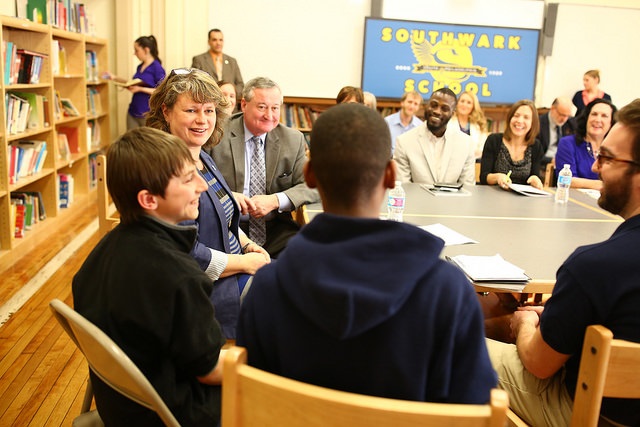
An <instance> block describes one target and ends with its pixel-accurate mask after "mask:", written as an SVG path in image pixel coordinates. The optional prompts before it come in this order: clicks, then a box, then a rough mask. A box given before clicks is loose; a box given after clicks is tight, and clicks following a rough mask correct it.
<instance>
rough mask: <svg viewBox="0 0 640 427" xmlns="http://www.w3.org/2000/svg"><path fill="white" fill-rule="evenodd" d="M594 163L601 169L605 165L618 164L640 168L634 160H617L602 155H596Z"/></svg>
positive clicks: (639, 164)
mask: <svg viewBox="0 0 640 427" xmlns="http://www.w3.org/2000/svg"><path fill="white" fill-rule="evenodd" d="M596 162H598V167H602V165H603V164H605V163H610V162H620V163H628V164H630V165H634V166H635V167H638V168H640V163H638V162H636V161H635V160H627V159H619V158H617V157H613V156H610V155H608V154H603V153H598V154H596Z"/></svg>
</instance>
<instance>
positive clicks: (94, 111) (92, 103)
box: [87, 87, 102, 116]
mask: <svg viewBox="0 0 640 427" xmlns="http://www.w3.org/2000/svg"><path fill="white" fill-rule="evenodd" d="M87 113H88V114H90V115H92V116H97V115H99V114H102V103H101V102H100V93H99V92H98V89H96V88H94V87H90V88H87Z"/></svg>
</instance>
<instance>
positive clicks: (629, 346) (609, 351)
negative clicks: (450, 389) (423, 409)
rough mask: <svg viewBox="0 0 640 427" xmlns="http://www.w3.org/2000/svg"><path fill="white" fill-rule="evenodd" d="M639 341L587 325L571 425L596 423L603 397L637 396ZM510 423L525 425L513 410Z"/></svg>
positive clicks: (639, 387) (639, 394)
mask: <svg viewBox="0 0 640 427" xmlns="http://www.w3.org/2000/svg"><path fill="white" fill-rule="evenodd" d="M638 366H640V343H634V342H630V341H625V340H620V339H614V338H613V334H612V333H611V331H610V330H609V329H607V328H606V327H604V326H602V325H591V326H589V327H588V328H587V331H586V332H585V336H584V344H583V346H582V356H581V358H580V371H579V372H578V382H577V386H576V394H575V397H574V400H573V413H572V416H571V427H596V426H597V425H598V420H599V418H600V406H601V405H602V398H603V397H617V398H627V399H640V371H639V370H638ZM508 418H509V425H511V426H526V425H527V424H526V423H524V422H523V421H522V420H521V419H520V418H518V416H517V415H516V414H514V413H513V412H512V411H509V413H508Z"/></svg>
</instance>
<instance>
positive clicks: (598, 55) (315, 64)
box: [200, 0, 640, 107]
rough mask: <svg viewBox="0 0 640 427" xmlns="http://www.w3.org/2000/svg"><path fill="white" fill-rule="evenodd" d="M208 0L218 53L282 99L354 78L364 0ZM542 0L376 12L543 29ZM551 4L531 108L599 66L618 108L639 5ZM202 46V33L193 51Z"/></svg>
mask: <svg viewBox="0 0 640 427" xmlns="http://www.w3.org/2000/svg"><path fill="white" fill-rule="evenodd" d="M210 3H211V6H210V11H209V13H210V21H209V23H210V25H209V26H210V27H211V28H213V27H218V28H221V29H222V30H223V32H224V35H225V51H226V52H227V53H228V54H230V55H232V56H235V57H236V58H237V59H238V62H239V64H240V67H241V70H242V73H243V76H244V77H245V80H247V79H249V78H251V77H254V76H256V75H267V76H270V77H272V78H273V79H275V80H276V81H277V82H278V83H280V85H281V86H282V89H283V92H284V94H285V95H289V96H310V97H329V98H331V97H335V95H336V94H337V93H338V90H339V89H340V87H342V86H344V85H359V84H360V79H361V68H362V42H363V34H364V17H365V16H368V15H369V13H370V10H371V1H370V0H326V1H323V2H308V1H306V2H301V1H297V0H271V1H270V2H268V7H266V5H265V2H262V1H260V0H240V1H237V2H233V3H231V2H228V1H224V0H211V2H210ZM546 3H547V2H542V1H536V0H442V1H440V2H439V3H438V4H437V6H435V5H434V6H433V7H431V8H428V7H424V6H423V4H424V3H423V2H422V1H421V0H385V1H384V2H383V11H384V12H385V13H388V14H389V15H391V14H392V15H393V16H384V17H390V18H391V17H392V18H397V19H409V20H416V19H418V20H420V19H423V20H426V21H428V20H434V21H438V19H440V20H442V21H443V22H464V23H469V24H477V23H478V22H474V19H475V17H477V19H478V21H479V22H480V23H485V24H486V23H488V22H487V21H490V23H491V24H492V25H509V26H514V25H515V23H517V24H518V25H520V26H525V27H528V28H535V27H536V25H537V27H538V28H540V29H542V28H543V23H544V19H543V18H544V16H542V21H541V17H540V15H539V10H542V11H543V14H544V5H545V4H546ZM554 3H555V2H554ZM557 3H559V4H560V7H559V14H558V21H557V25H556V28H555V30H556V31H555V38H554V43H553V54H552V56H550V57H540V58H539V61H538V70H537V75H538V78H537V82H536V94H535V102H536V104H537V105H538V106H539V107H545V106H546V107H548V106H549V105H550V104H551V102H552V101H553V99H554V98H555V97H556V96H559V95H573V93H574V92H575V91H577V90H580V89H582V75H583V74H584V72H585V71H586V70H588V69H591V68H599V69H600V70H601V72H602V84H601V87H602V88H603V89H604V90H605V91H607V92H608V93H609V94H611V95H612V97H613V99H614V102H615V103H616V104H618V105H619V106H623V105H625V104H626V103H628V102H629V101H631V100H632V99H634V98H636V97H638V96H640V87H639V84H638V80H637V79H633V78H632V77H631V76H630V73H631V72H632V71H631V70H636V69H638V68H639V66H640V57H638V55H634V54H633V53H631V54H625V52H626V50H625V49H624V46H627V45H629V44H630V43H632V44H635V43H637V40H640V37H638V36H639V35H640V34H639V32H640V26H638V25H637V22H640V20H638V13H640V2H637V1H636V0H611V1H608V0H582V1H576V0H564V1H557ZM247 11H252V12H255V13H248V12H247ZM337 11H339V13H337ZM417 17H419V18H417ZM492 19H495V21H492ZM523 21H524V23H523ZM536 22H537V24H536ZM634 22H635V24H634ZM586 29H589V36H586V34H585V33H586ZM205 43H206V36H205V37H204V40H203V44H202V48H201V49H200V50H201V51H204V50H205V49H206V44H205Z"/></svg>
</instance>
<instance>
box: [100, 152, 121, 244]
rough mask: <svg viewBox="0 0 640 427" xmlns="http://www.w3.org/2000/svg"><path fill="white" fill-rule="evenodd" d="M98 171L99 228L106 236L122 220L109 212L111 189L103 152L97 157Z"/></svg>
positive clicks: (101, 233) (105, 157)
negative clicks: (108, 183)
mask: <svg viewBox="0 0 640 427" xmlns="http://www.w3.org/2000/svg"><path fill="white" fill-rule="evenodd" d="M97 164H98V168H97V173H98V230H99V232H100V235H101V236H104V235H105V234H107V233H108V232H109V231H111V230H112V229H113V227H115V226H116V225H118V223H119V222H120V218H117V217H113V216H111V215H110V214H109V205H110V204H111V200H110V199H109V190H108V189H107V156H105V155H104V154H101V155H99V156H98V158H97Z"/></svg>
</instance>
